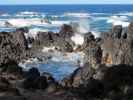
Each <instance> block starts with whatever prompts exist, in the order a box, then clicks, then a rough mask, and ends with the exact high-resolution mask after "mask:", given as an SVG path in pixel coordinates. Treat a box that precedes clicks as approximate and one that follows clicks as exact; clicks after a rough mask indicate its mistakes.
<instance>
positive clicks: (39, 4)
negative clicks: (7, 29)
mask: <svg viewBox="0 0 133 100" xmlns="http://www.w3.org/2000/svg"><path fill="white" fill-rule="evenodd" d="M0 5H133V3H125V4H124V3H86V4H85V3H70V4H69V3H66V4H65V3H47V4H46V3H44V4H40V3H38V4H34V3H33V4H0Z"/></svg>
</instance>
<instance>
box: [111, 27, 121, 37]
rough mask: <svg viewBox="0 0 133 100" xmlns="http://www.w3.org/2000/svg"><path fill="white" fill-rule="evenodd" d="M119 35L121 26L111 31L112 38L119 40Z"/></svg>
mask: <svg viewBox="0 0 133 100" xmlns="http://www.w3.org/2000/svg"><path fill="white" fill-rule="evenodd" d="M121 35H122V26H121V25H118V26H114V27H113V29H112V37H114V38H121Z"/></svg>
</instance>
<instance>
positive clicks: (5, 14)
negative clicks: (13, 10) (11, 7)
mask: <svg viewBox="0 0 133 100" xmlns="http://www.w3.org/2000/svg"><path fill="white" fill-rule="evenodd" d="M0 16H3V17H7V16H10V15H9V14H8V13H4V14H1V15H0Z"/></svg>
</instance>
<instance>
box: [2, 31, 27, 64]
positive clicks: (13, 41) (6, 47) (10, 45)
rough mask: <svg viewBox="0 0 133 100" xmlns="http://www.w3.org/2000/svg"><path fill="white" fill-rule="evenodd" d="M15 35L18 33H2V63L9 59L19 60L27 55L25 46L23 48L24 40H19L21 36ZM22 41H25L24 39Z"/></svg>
mask: <svg viewBox="0 0 133 100" xmlns="http://www.w3.org/2000/svg"><path fill="white" fill-rule="evenodd" d="M13 35H16V34H11V33H7V32H1V33H0V65H1V64H6V63H7V62H8V61H9V60H14V61H17V62H19V61H20V60H21V59H22V58H24V57H25V54H26V52H24V48H22V47H23V46H24V44H23V43H24V42H22V43H21V42H19V39H20V38H17V37H16V38H14V37H15V36H13ZM20 41H23V39H22V40H20ZM19 43H20V44H19ZM24 47H25V46H24Z"/></svg>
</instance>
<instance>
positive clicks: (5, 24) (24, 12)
mask: <svg viewBox="0 0 133 100" xmlns="http://www.w3.org/2000/svg"><path fill="white" fill-rule="evenodd" d="M24 19H25V20H24ZM28 19H30V20H28ZM45 19H47V20H48V21H49V23H50V24H47V23H41V22H43V20H45ZM132 20H133V5H0V23H1V24H0V30H1V31H11V30H13V29H15V28H16V27H22V26H26V25H27V26H28V27H30V28H31V29H34V30H33V31H37V30H41V31H42V30H44V29H45V31H56V32H57V31H58V30H59V29H60V26H61V25H62V24H68V23H69V24H70V23H75V22H77V23H79V24H80V25H81V26H83V27H84V30H87V31H93V32H95V33H97V32H104V31H107V30H109V29H110V28H111V26H112V24H114V25H117V24H122V25H123V26H124V27H126V26H127V25H128V24H129V22H130V21H132Z"/></svg>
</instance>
